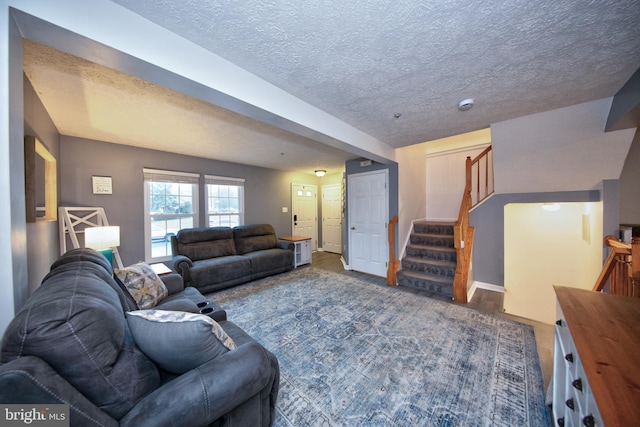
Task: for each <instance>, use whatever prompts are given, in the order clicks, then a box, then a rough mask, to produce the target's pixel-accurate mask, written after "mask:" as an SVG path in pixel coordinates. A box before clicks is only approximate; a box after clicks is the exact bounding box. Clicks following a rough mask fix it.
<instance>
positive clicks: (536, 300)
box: [504, 202, 603, 324]
mask: <svg viewBox="0 0 640 427" xmlns="http://www.w3.org/2000/svg"><path fill="white" fill-rule="evenodd" d="M559 205H560V209H559V210H557V211H554V212H548V211H545V210H543V209H542V204H541V203H513V204H508V205H506V206H505V207H504V252H505V256H504V271H505V285H504V287H505V296H504V309H505V312H507V313H509V314H513V315H516V316H520V317H525V318H528V319H533V320H536V321H539V322H543V323H547V324H552V323H553V322H555V316H556V315H555V311H556V304H555V292H554V290H553V285H559V286H571V287H575V288H582V289H591V288H592V287H593V285H594V284H595V281H596V279H597V277H598V274H599V273H600V270H601V268H602V217H603V212H602V203H601V202H590V203H560V204H559ZM583 216H586V217H587V218H588V221H587V227H586V229H585V230H584V231H583Z"/></svg>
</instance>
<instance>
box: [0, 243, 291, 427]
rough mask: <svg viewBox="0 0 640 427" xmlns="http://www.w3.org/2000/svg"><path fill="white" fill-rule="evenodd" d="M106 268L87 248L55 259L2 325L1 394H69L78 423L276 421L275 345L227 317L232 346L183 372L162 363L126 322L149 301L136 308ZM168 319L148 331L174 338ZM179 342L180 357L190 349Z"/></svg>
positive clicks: (41, 400)
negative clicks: (145, 348)
mask: <svg viewBox="0 0 640 427" xmlns="http://www.w3.org/2000/svg"><path fill="white" fill-rule="evenodd" d="M78 251H79V252H78ZM110 271H111V266H110V264H109V262H108V261H107V260H106V258H105V257H104V256H102V255H101V254H99V253H98V252H95V251H92V250H88V249H84V250H74V252H73V253H71V254H69V253H68V255H67V254H66V255H65V256H63V257H62V258H61V259H60V260H58V261H56V263H54V264H53V266H52V267H51V272H50V273H49V274H48V275H47V276H46V277H45V279H44V280H43V281H42V284H41V286H40V287H39V288H38V289H37V290H36V291H35V292H34V293H33V295H32V296H31V297H30V298H29V299H28V300H27V302H26V304H25V305H24V307H23V308H22V309H21V310H20V311H19V312H18V313H17V314H16V316H15V318H14V319H13V320H12V322H11V323H10V324H9V326H8V328H7V330H6V331H5V334H4V337H3V341H2V352H1V358H0V362H1V364H0V403H3V404H69V405H70V421H71V425H72V426H93V425H101V426H136V427H138V426H154V427H155V426H209V425H214V426H215V425H238V426H239V425H242V426H268V425H270V424H271V423H273V420H274V417H275V402H276V398H277V394H278V387H279V367H278V361H277V359H276V358H275V357H274V356H273V355H272V354H271V353H270V352H268V351H267V350H266V349H265V348H264V347H262V346H261V345H260V344H258V343H257V342H255V341H254V340H253V339H252V338H251V337H249V336H248V335H247V334H246V333H245V332H244V331H242V329H240V328H239V327H238V326H236V325H235V324H233V323H231V322H229V321H221V322H219V325H220V326H221V327H222V328H223V330H224V332H226V334H227V335H228V336H230V337H231V338H232V339H233V341H234V342H235V346H236V348H235V349H231V350H230V351H226V352H223V353H221V354H220V355H217V357H215V358H213V359H211V360H207V361H206V362H203V363H201V364H199V365H197V366H196V367H195V368H192V369H189V370H187V371H185V372H184V373H179V374H176V373H175V372H174V373H171V372H168V371H166V370H163V369H161V368H160V367H159V366H158V365H157V364H156V363H155V362H154V361H152V360H151V359H150V358H149V357H148V356H147V355H146V354H145V353H143V352H142V351H141V350H140V348H139V346H138V344H139V343H140V341H136V340H135V339H134V334H133V333H132V331H133V329H132V327H131V326H130V325H131V323H130V322H131V320H130V319H129V316H130V313H132V312H133V313H143V312H147V313H148V312H150V311H152V310H135V309H136V307H134V306H132V305H131V301H130V300H129V298H128V297H127V295H125V293H126V291H124V290H123V289H121V288H120V286H119V285H118V284H117V283H116V282H115V280H113V278H112V276H111V274H110ZM193 291H195V290H193ZM169 298H171V297H169ZM179 299H180V298H179V295H177V296H176V297H175V298H173V299H169V300H168V302H172V304H178V303H179V301H178V300H179ZM183 302H184V301H183ZM188 305H189V304H187V306H188ZM164 308H166V307H164ZM173 308H174V309H175V308H177V306H175V305H174V306H173ZM163 313H178V315H180V313H181V312H176V311H172V312H166V311H163ZM189 316H195V317H197V318H198V319H203V318H205V320H206V319H208V318H206V317H205V316H202V315H199V314H189ZM207 322H211V321H210V320H207ZM192 323H195V322H192ZM203 323H206V322H203ZM212 324H213V322H212ZM165 325H166V323H162V322H158V323H157V324H156V325H154V327H155V328H158V327H159V328H160V329H159V330H158V329H156V330H155V334H153V335H152V336H151V337H149V334H147V336H146V339H147V341H149V340H150V341H151V344H152V345H154V344H155V343H158V342H160V341H165V344H166V341H169V345H171V341H172V340H173V338H174V335H173V334H164V333H163V332H164V330H165V329H163V328H165ZM181 325H187V326H188V323H187V322H183V323H178V326H181ZM214 326H215V325H214ZM167 327H173V325H171V326H167ZM208 329H209V331H208V335H211V327H208ZM174 331H175V330H174ZM205 332H206V330H205ZM176 335H178V334H176ZM205 339H206V338H205ZM194 341H199V340H194ZM176 350H177V351H176V353H177V354H178V357H182V354H184V356H186V357H189V356H190V355H189V354H185V353H187V352H185V351H184V350H183V349H182V348H178V349H176Z"/></svg>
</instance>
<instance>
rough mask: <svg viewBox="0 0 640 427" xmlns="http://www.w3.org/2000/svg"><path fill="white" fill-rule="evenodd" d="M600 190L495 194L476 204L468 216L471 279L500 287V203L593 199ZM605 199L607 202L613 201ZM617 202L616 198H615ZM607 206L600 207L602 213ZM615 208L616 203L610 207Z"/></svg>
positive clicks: (501, 280) (501, 233) (503, 204)
mask: <svg viewBox="0 0 640 427" xmlns="http://www.w3.org/2000/svg"><path fill="white" fill-rule="evenodd" d="M611 199H613V197H611ZM599 200H600V192H599V191H597V190H592V191H567V192H557V193H524V194H496V195H494V196H492V197H490V198H489V199H488V200H487V201H486V202H484V203H482V204H481V205H479V206H478V207H476V208H475V209H474V210H473V211H472V212H471V214H470V216H469V218H470V219H469V222H470V223H471V225H472V226H474V227H475V235H474V241H473V273H474V280H475V281H478V282H484V283H488V284H491V285H497V286H504V206H505V205H507V204H509V203H545V202H558V203H560V202H597V201H599ZM613 202H614V201H613V200H609V203H613ZM615 203H618V201H615ZM607 208H608V207H607V205H606V204H605V206H604V211H605V213H606V212H607ZM614 208H615V209H617V205H615V206H614Z"/></svg>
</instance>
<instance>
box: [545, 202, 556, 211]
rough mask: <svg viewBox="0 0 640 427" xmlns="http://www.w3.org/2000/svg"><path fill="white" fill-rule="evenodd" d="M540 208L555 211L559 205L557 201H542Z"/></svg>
mask: <svg viewBox="0 0 640 427" xmlns="http://www.w3.org/2000/svg"><path fill="white" fill-rule="evenodd" d="M542 209H544V210H545V211H547V212H555V211H557V210H559V209H560V205H559V204H558V203H543V204H542Z"/></svg>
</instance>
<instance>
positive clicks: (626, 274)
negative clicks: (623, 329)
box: [593, 236, 640, 298]
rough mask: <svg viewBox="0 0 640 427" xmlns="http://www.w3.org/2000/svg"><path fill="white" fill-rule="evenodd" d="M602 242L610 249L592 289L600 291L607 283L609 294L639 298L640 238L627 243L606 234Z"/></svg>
mask: <svg viewBox="0 0 640 427" xmlns="http://www.w3.org/2000/svg"><path fill="white" fill-rule="evenodd" d="M604 244H605V245H606V246H609V247H610V248H611V250H610V251H609V256H608V257H607V260H606V261H605V263H604V266H603V267H602V271H601V272H600V275H599V276H598V279H597V280H596V283H595V285H594V286H593V290H594V291H596V292H602V291H603V290H604V288H605V286H606V285H607V283H609V293H610V294H614V295H624V296H629V297H636V298H639V297H640V287H639V286H640V238H633V240H632V242H631V244H630V245H629V244H626V243H622V242H620V241H618V239H617V238H616V237H615V236H606V237H605V238H604Z"/></svg>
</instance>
